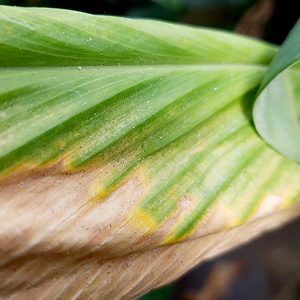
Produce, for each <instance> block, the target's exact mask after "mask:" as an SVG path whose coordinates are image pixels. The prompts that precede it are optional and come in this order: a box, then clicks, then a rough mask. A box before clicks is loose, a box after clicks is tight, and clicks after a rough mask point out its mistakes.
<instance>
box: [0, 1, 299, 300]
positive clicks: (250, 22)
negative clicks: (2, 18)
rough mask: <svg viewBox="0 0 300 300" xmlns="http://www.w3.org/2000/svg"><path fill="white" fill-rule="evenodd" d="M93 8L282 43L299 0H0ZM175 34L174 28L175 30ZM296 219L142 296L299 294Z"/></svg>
mask: <svg viewBox="0 0 300 300" xmlns="http://www.w3.org/2000/svg"><path fill="white" fill-rule="evenodd" d="M0 4H3V5H17V6H39V7H56V8H65V9H72V10H78V11H83V12H87V13H92V14H107V15H120V16H127V17H137V18H152V19H160V20H166V21H171V22H176V23H186V24H192V25H197V26H206V27H214V28H219V29H226V30H230V31H235V32H239V33H242V34H246V35H250V36H253V37H256V38H260V39H263V40H266V41H269V42H272V43H276V44H281V43H282V42H283V40H284V39H285V38H286V35H287V34H288V32H289V31H290V29H291V28H292V27H293V25H294V24H295V23H296V21H297V19H298V17H299V12H300V11H299V8H298V7H299V0H102V1H101V0H98V1H95V0H85V1H71V0H0ZM174 34H175V33H174ZM299 233H300V219H298V220H296V221H294V222H293V223H292V224H289V225H287V226H285V227H284V228H282V229H279V230H277V231H275V232H272V233H269V234H268V235H265V236H263V237H261V238H259V239H257V240H255V241H253V242H251V243H249V244H247V245H245V246H242V247H240V248H238V249H235V250H233V251H231V252H229V253H226V254H224V255H222V256H220V257H217V258H215V259H213V260H210V261H207V262H204V263H202V264H200V265H199V266H198V267H196V268H195V269H194V270H192V271H190V272H189V273H188V274H186V275H185V276H183V277H182V278H181V279H179V280H178V281H177V282H175V283H172V284H170V285H168V286H165V287H162V288H159V289H156V290H154V291H151V292H150V293H148V294H147V295H145V296H143V297H141V298H140V300H171V299H172V300H300V239H299Z"/></svg>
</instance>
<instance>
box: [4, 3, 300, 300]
mask: <svg viewBox="0 0 300 300" xmlns="http://www.w3.org/2000/svg"><path fill="white" fill-rule="evenodd" d="M276 51H277V49H276V47H274V46H272V45H269V44H266V43H262V42H259V41H256V40H253V39H249V38H246V37H242V36H239V35H234V34H229V33H225V32H221V31H215V30H209V29H199V28H192V27H188V26H183V25H174V24H169V23H162V22H158V21H150V20H130V19H125V18H117V17H109V16H92V15H87V14H83V13H78V12H71V11H65V10H56V9H42V8H35V9H34V8H30V9H28V8H17V7H7V6H0V174H1V175H0V228H1V229H0V278H1V280H0V297H2V298H3V299H14V300H16V299H43V300H46V299H135V298H137V297H138V296H140V295H142V294H144V293H145V292H147V291H148V290H150V289H152V288H154V287H156V286H159V285H163V284H165V283H168V282H170V281H172V280H174V279H175V278H177V277H178V276H180V275H181V274H182V273H184V272H185V271H187V270H188V269H190V268H191V267H193V266H194V265H195V264H196V263H198V262H199V261H201V260H203V259H205V258H208V257H211V256H213V255H216V254H218V253H220V252H224V251H226V250H227V249H230V248H232V247H234V246H236V245H238V244H240V243H243V242H245V241H247V240H249V239H250V238H252V237H253V236H255V235H258V234H261V233H262V232H263V231H265V230H267V229H270V228H273V227H276V226H279V225H280V224H282V223H284V222H287V221H288V220H291V219H292V218H293V217H295V216H297V215H299V214H300V211H299V201H297V200H299V198H300V185H299V182H300V166H299V165H297V164H295V163H293V162H292V161H290V160H289V159H286V158H284V157H283V156H281V155H280V154H278V153H277V152H276V151H274V150H272V149H271V148H270V147H269V146H268V145H267V144H266V143H265V142H264V141H263V140H262V139H261V138H260V136H259V135H258V134H257V132H256V130H255V128H254V125H253V122H252V117H251V115H252V113H251V112H252V106H253V102H254V99H255V95H256V92H257V89H258V87H259V85H260V83H261V80H262V78H263V76H264V74H265V72H266V70H267V67H268V64H269V63H270V61H271V60H272V58H273V56H274V55H275V53H276ZM297 72H298V71H297V70H291V71H290V74H292V75H291V76H292V77H293V78H296V77H294V76H297V74H298V73H297Z"/></svg>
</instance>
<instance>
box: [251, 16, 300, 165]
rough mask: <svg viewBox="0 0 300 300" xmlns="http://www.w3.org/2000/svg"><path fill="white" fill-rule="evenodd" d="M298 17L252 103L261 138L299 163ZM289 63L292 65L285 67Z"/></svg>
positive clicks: (299, 81)
mask: <svg viewBox="0 0 300 300" xmlns="http://www.w3.org/2000/svg"><path fill="white" fill-rule="evenodd" d="M299 60H300V20H299V21H298V22H297V24H296V25H295V27H294V28H293V30H292V31H291V32H290V34H289V36H288V37H287V39H286V41H285V42H284V44H283V45H282V47H281V48H280V50H279V52H278V53H277V54H276V56H275V57H274V59H273V61H272V63H271V64H270V66H269V68H268V70H267V72H266V74H265V76H264V79H263V81H262V84H261V86H260V89H259V93H258V98H257V101H256V103H255V106H254V110H253V117H254V123H255V126H256V128H257V130H258V132H259V134H260V135H261V136H262V137H263V138H264V140H265V141H266V142H267V143H268V144H269V145H271V146H272V147H273V148H274V149H276V150H277V151H278V152H280V153H281V154H283V155H285V156H286V157H288V158H290V159H292V160H294V161H295V162H297V163H298V164H300V84H299V83H300V63H299ZM291 66H293V67H292V68H289V67H291Z"/></svg>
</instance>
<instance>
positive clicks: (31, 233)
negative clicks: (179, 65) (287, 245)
mask: <svg viewBox="0 0 300 300" xmlns="http://www.w3.org/2000/svg"><path fill="white" fill-rule="evenodd" d="M99 174H100V173H99V170H98V168H96V169H94V170H88V171H82V172H78V173H74V174H69V175H67V174H64V175H63V174H52V175H51V174H48V175H44V176H42V175H41V174H39V175H37V176H35V177H31V178H28V179H26V180H22V181H19V182H15V183H11V184H5V185H2V187H1V189H0V226H1V235H0V279H1V280H0V299H1V300H2V299H3V300H6V299H14V300H17V299H20V300H21V299H22V300H24V299H32V300H34V299H44V300H46V299H74V300H75V299H135V298H137V297H138V296H140V295H142V294H144V293H146V292H147V291H148V290H150V289H152V288H154V287H157V286H160V285H163V284H166V283H168V282H170V281H172V280H174V279H176V278H177V277H179V276H180V275H181V274H183V273H184V272H186V271H187V270H189V269H190V268H191V267H193V266H194V265H195V264H197V263H199V262H200V261H202V260H204V259H206V258H209V257H211V256H214V255H217V254H219V253H221V252H224V251H226V250H228V249H230V248H232V247H235V246H237V245H239V244H241V243H244V242H246V241H248V240H249V239H251V238H253V237H255V236H257V235H259V234H261V233H262V232H264V231H265V230H269V229H272V228H275V227H277V226H279V225H281V224H283V223H285V222H287V221H290V220H292V219H293V218H294V217H296V216H297V215H299V212H300V209H299V208H300V205H299V203H296V204H294V205H293V206H291V207H290V208H289V209H286V210H283V211H280V212H274V210H276V208H277V207H278V206H279V205H280V199H275V200H276V201H271V200H272V197H276V196H268V197H267V198H266V199H265V201H266V202H270V201H271V202H272V203H273V204H274V205H271V206H270V205H269V204H268V203H267V205H265V204H264V202H263V203H262V204H261V206H260V208H259V209H258V210H257V215H256V217H255V215H254V216H253V217H252V218H251V219H250V220H249V221H248V222H247V223H245V224H243V225H241V226H238V227H234V228H232V229H227V230H224V228H225V226H227V227H228V224H230V215H226V213H225V209H222V207H221V206H220V205H217V206H216V207H214V208H212V212H211V214H210V215H209V216H207V217H206V218H205V220H204V221H203V222H202V223H201V224H200V226H198V229H197V231H195V232H194V233H193V234H192V235H190V236H188V237H187V238H186V239H183V240H182V241H181V242H177V243H174V244H170V245H163V246H162V244H163V243H165V242H166V241H165V240H164V239H165V235H166V234H167V232H168V230H169V227H170V226H171V225H172V223H173V222H174V220H172V218H171V219H170V220H169V223H168V222H166V224H165V225H164V226H163V227H162V228H160V230H158V231H157V232H147V231H145V232H143V230H139V228H138V226H137V225H138V224H134V220H131V219H130V217H128V216H132V213H131V212H132V209H133V208H134V207H135V206H136V205H137V203H139V201H140V199H141V198H142V197H143V195H144V194H145V193H146V192H147V186H146V185H145V184H144V181H143V179H142V175H141V174H132V176H131V177H129V179H128V180H127V181H126V182H125V183H124V184H122V185H120V186H119V187H118V188H117V189H116V190H114V191H113V192H112V193H111V194H110V195H108V196H107V197H106V198H103V199H100V198H97V197H96V195H94V194H93V193H94V185H95V183H96V182H97V181H98V180H99V176H100V175H99ZM270 197H271V198H270ZM273 200H274V199H273ZM298 202H299V201H298ZM179 204H180V205H181V206H180V213H179V214H178V215H177V217H176V218H180V217H181V216H184V212H185V209H186V208H187V207H188V206H189V205H193V201H192V200H191V199H189V197H188V196H186V197H185V198H184V199H181V200H180V203H179ZM296 206H297V207H296ZM266 213H267V214H269V215H268V216H265V214H266ZM261 216H264V217H263V218H261ZM168 224H169V225H168Z"/></svg>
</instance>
